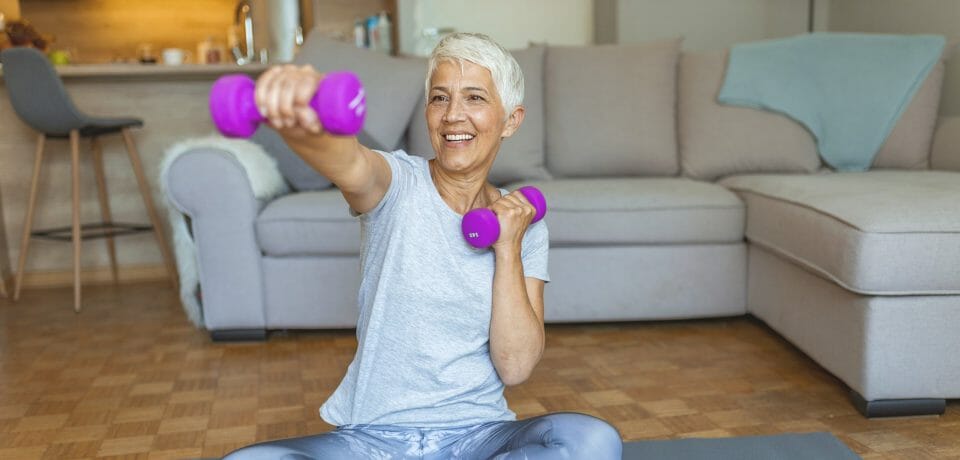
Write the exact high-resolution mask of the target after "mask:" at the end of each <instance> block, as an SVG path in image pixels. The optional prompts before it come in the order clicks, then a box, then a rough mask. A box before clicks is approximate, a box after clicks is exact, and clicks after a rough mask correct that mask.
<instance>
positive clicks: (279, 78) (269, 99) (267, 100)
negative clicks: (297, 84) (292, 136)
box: [263, 70, 287, 128]
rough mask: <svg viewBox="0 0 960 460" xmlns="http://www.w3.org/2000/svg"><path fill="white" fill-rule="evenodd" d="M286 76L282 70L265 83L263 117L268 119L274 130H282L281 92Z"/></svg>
mask: <svg viewBox="0 0 960 460" xmlns="http://www.w3.org/2000/svg"><path fill="white" fill-rule="evenodd" d="M286 78H287V76H286V74H285V73H284V72H283V71H282V70H280V71H277V72H275V73H274V74H273V75H272V76H271V77H270V78H269V79H268V80H266V81H264V82H263V83H264V88H263V91H264V92H263V109H264V113H263V116H265V117H266V118H267V120H268V121H269V122H270V124H271V125H272V126H273V127H274V128H282V127H283V124H282V117H281V115H280V102H279V97H280V94H279V93H280V91H281V88H282V85H283V81H284V79H286Z"/></svg>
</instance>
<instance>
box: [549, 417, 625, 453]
mask: <svg viewBox="0 0 960 460" xmlns="http://www.w3.org/2000/svg"><path fill="white" fill-rule="evenodd" d="M557 415H558V416H559V419H558V420H556V423H555V424H554V430H555V431H557V432H558V433H557V435H559V436H561V437H562V438H563V441H562V443H563V444H564V445H565V446H566V447H567V448H568V449H569V450H570V455H571V458H593V459H597V460H600V459H608V458H610V459H619V458H620V456H621V452H622V451H623V441H622V440H621V438H620V432H619V431H617V429H616V428H614V427H613V425H610V424H609V423H607V422H605V421H603V420H601V419H599V418H596V417H593V416H590V415H586V414H574V413H568V414H557ZM561 427H562V428H561Z"/></svg>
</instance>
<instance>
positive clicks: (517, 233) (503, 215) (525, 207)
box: [490, 190, 537, 252]
mask: <svg viewBox="0 0 960 460" xmlns="http://www.w3.org/2000/svg"><path fill="white" fill-rule="evenodd" d="M490 210H491V211H493V213H494V214H496V215H497V220H498V221H499V222H500V238H497V241H496V242H494V243H493V246H492V247H493V250H494V251H495V252H500V251H503V250H507V249H509V250H516V251H518V252H519V251H520V243H521V242H522V241H523V234H524V233H525V232H526V231H527V227H529V226H530V222H531V221H533V218H534V216H536V215H537V210H536V209H535V208H534V207H533V205H532V204H530V201H528V200H527V197H525V196H523V193H520V191H517V190H515V191H513V192H511V193H510V194H508V195H504V196H503V197H501V198H500V199H499V200H497V201H496V202H494V203H493V204H492V205H491V206H490Z"/></svg>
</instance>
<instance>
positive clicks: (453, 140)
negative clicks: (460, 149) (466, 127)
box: [443, 133, 477, 146]
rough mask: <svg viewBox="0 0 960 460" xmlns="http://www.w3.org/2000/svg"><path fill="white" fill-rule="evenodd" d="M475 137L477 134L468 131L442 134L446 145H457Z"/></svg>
mask: <svg viewBox="0 0 960 460" xmlns="http://www.w3.org/2000/svg"><path fill="white" fill-rule="evenodd" d="M475 137H477V136H476V135H474V134H468V133H448V134H444V135H443V140H444V141H445V142H446V143H447V145H451V146H458V145H465V144H467V143H469V142H470V141H472V140H473V139H474V138H475Z"/></svg>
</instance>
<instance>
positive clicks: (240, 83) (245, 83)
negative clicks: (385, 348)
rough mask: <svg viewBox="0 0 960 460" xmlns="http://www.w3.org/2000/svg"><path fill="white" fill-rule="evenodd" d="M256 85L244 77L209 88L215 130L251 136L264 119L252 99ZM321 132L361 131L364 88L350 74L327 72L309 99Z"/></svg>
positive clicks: (236, 76)
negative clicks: (321, 128)
mask: <svg viewBox="0 0 960 460" xmlns="http://www.w3.org/2000/svg"><path fill="white" fill-rule="evenodd" d="M255 89H256V83H255V82H254V81H253V79H252V78H250V77H248V76H246V75H243V74H233V75H226V76H223V77H220V78H219V79H217V81H216V82H215V83H214V84H213V87H212V88H211V89H210V115H211V117H212V118H213V123H214V125H216V127H217V129H218V130H220V132H221V133H223V134H224V135H225V136H228V137H250V136H252V135H253V133H254V132H256V130H257V126H258V125H259V124H260V123H262V122H263V121H265V120H266V118H264V116H263V115H262V114H261V113H260V110H259V109H258V108H257V104H256V101H255V99H254V91H255ZM310 107H311V108H312V109H313V110H314V111H315V112H316V113H317V118H318V119H319V120H320V124H321V125H323V129H324V130H325V131H327V132H330V133H333V134H338V135H353V134H356V133H358V132H360V128H362V127H363V120H364V117H365V115H366V110H367V106H366V97H365V95H364V91H363V85H362V84H361V83H360V79H359V78H357V76H356V75H354V74H352V73H350V72H330V73H328V74H327V75H326V76H324V78H323V80H321V81H320V85H319V86H318V87H317V92H316V93H315V94H314V95H313V97H312V98H311V99H310Z"/></svg>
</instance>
